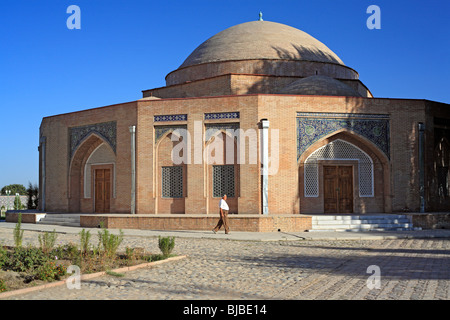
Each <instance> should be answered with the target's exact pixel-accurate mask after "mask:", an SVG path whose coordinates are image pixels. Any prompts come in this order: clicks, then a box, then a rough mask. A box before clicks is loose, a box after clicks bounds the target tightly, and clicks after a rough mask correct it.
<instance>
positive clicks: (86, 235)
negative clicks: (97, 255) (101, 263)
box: [79, 229, 91, 253]
mask: <svg viewBox="0 0 450 320" xmlns="http://www.w3.org/2000/svg"><path fill="white" fill-rule="evenodd" d="M79 235H80V244H81V252H82V253H86V252H88V251H89V249H90V243H89V241H90V239H91V232H90V231H89V230H88V231H85V230H84V229H83V230H81V231H80V233H79Z"/></svg>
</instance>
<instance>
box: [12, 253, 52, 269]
mask: <svg viewBox="0 0 450 320" xmlns="http://www.w3.org/2000/svg"><path fill="white" fill-rule="evenodd" d="M47 260H48V256H47V255H46V254H44V253H43V252H42V250H40V249H39V248H33V247H28V248H23V247H17V248H14V251H13V252H12V253H11V255H10V257H9V259H8V264H7V265H6V267H7V269H9V270H12V271H16V272H27V271H32V270H34V269H36V268H38V267H39V266H40V265H42V264H44V263H45V262H46V261H47Z"/></svg>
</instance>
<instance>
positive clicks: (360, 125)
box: [297, 112, 390, 160]
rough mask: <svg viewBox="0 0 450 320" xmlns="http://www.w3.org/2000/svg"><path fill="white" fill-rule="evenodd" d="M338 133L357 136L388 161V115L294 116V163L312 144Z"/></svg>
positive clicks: (333, 114) (300, 114)
mask: <svg viewBox="0 0 450 320" xmlns="http://www.w3.org/2000/svg"><path fill="white" fill-rule="evenodd" d="M340 129H347V130H349V131H353V132H355V133H357V134H359V135H361V136H362V137H364V138H366V139H367V140H369V141H371V142H373V143H374V144H375V145H376V146H377V147H378V148H379V149H380V150H381V151H383V152H384V154H385V155H386V156H387V157H388V159H389V158H390V146H389V144H390V133H389V115H382V114H353V113H304V112H298V113H297V160H298V159H299V158H300V156H301V155H302V154H303V152H305V151H306V150H307V149H308V148H309V147H310V146H311V145H312V144H314V143H315V142H317V141H318V140H320V139H322V138H323V137H325V136H327V135H329V134H330V133H333V132H335V131H338V130H340Z"/></svg>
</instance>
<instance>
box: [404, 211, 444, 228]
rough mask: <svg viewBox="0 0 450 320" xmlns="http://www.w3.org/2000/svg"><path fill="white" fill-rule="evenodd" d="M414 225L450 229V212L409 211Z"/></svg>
mask: <svg viewBox="0 0 450 320" xmlns="http://www.w3.org/2000/svg"><path fill="white" fill-rule="evenodd" d="M407 215H408V216H409V217H410V218H411V221H412V224H413V226H414V227H420V228H422V229H450V212H430V213H427V212H426V213H408V214H407Z"/></svg>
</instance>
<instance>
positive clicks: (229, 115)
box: [205, 112, 239, 120]
mask: <svg viewBox="0 0 450 320" xmlns="http://www.w3.org/2000/svg"><path fill="white" fill-rule="evenodd" d="M221 119H239V112H221V113H205V120H221Z"/></svg>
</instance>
